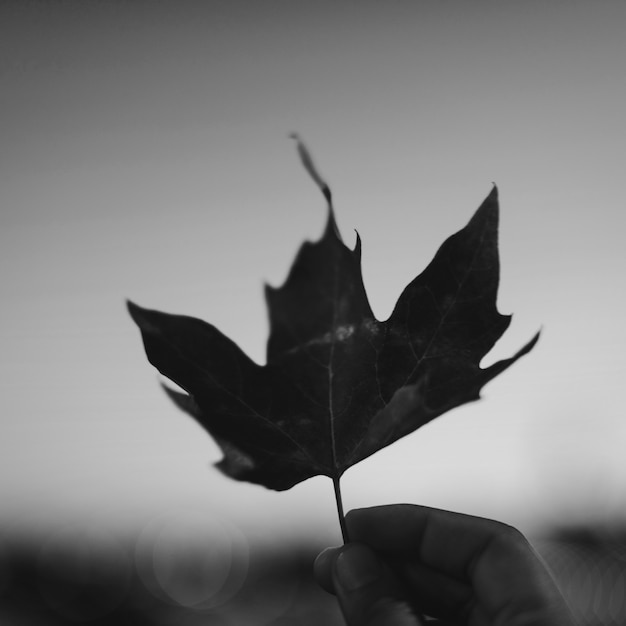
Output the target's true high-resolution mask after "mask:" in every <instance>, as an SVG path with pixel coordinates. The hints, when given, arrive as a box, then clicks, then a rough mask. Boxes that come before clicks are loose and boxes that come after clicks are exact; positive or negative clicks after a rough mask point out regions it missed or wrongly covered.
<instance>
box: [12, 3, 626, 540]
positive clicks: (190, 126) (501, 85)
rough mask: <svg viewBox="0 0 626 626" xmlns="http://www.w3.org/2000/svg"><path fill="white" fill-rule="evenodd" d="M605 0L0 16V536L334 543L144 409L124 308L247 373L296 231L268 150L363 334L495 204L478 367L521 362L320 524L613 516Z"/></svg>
mask: <svg viewBox="0 0 626 626" xmlns="http://www.w3.org/2000/svg"><path fill="white" fill-rule="evenodd" d="M624 32H626V3H624V2H623V1H622V0H616V1H604V0H599V1H597V2H587V1H585V2H579V1H576V0H562V1H561V0H553V1H551V2H545V1H544V0H525V1H524V2H514V1H506V0H505V1H502V0H498V1H495V0H493V1H487V0H475V1H473V2H466V1H465V0H431V1H423V0H415V1H408V0H397V1H393V0H392V1H390V2H384V3H383V2H374V1H373V0H366V1H363V0H362V1H359V2H342V3H341V2H340V3H336V2H332V3H331V2H329V1H325V0H316V1H315V2H303V1H298V0H289V1H287V0H284V1H274V0H270V1H262V2H259V1H258V0H257V1H252V0H251V1H247V2H244V1H238V0H225V1H206V2H201V1H187V0H182V1H180V0H176V1H174V0H171V1H169V2H168V1H158V0H157V1H151V2H148V1H143V0H135V1H133V2H127V1H117V2H116V1H108V2H102V1H93V2H86V1H84V0H80V1H79V0H75V1H67V0H66V1H54V0H45V1H44V0H41V1H27V0H20V1H19V2H18V1H17V0H15V1H9V2H3V3H2V4H1V5H0V107H1V115H0V137H2V150H1V151H0V159H1V162H0V176H1V179H2V180H1V183H2V184H1V186H0V202H1V205H0V206H1V210H2V213H1V220H2V221H1V228H0V255H1V256H0V286H1V289H2V307H1V308H0V337H1V346H2V348H1V352H0V502H2V507H1V509H0V522H1V523H6V524H12V523H16V522H19V523H26V524H31V525H32V524H35V525H36V524H39V523H41V524H48V523H53V522H54V521H55V520H56V521H59V522H60V523H61V522H63V521H64V520H75V519H81V520H86V521H88V522H93V521H96V520H97V521H100V522H103V523H105V524H110V525H116V524H122V525H124V524H128V523H132V524H139V525H142V524H145V523H148V521H149V520H150V519H152V518H153V516H155V515H159V514H161V513H163V512H165V511H172V510H173V511H187V510H195V509H197V508H198V507H200V508H203V507H204V508H205V509H207V510H210V511H212V514H214V515H216V516H219V517H220V518H221V519H224V520H226V521H227V522H228V523H232V524H234V525H235V526H237V527H239V528H242V529H244V531H245V532H247V533H248V534H251V535H255V534H258V535H261V536H268V535H269V536H281V537H284V536H285V533H294V534H297V533H299V532H305V533H311V532H317V533H319V534H320V535H324V536H329V537H333V538H334V540H335V541H337V540H338V537H339V534H338V532H339V531H338V525H337V522H336V517H335V515H336V514H335V512H334V500H333V496H332V488H331V482H330V481H329V480H328V479H327V478H324V477H318V478H314V479H312V480H310V481H307V482H305V483H302V484H301V485H298V486H296V487H294V488H293V489H292V490H290V491H289V492H285V493H273V492H270V491H267V490H265V489H263V488H262V487H258V486H254V485H247V484H243V483H239V484H238V483H235V482H233V481H230V480H229V479H226V478H224V477H222V476H221V475H220V474H219V473H218V472H217V471H216V470H214V469H213V468H212V467H211V464H212V463H213V462H215V461H217V460H219V458H220V454H219V451H218V449H217V447H216V445H215V444H214V443H213V442H212V441H211V439H210V438H209V436H208V435H206V434H205V433H204V431H202V430H201V428H200V427H199V426H197V425H196V424H195V423H194V422H193V421H192V420H190V419H188V418H187V417H186V416H184V415H183V414H181V413H179V412H177V410H176V409H175V408H174V407H173V406H172V405H171V404H170V403H169V402H168V400H167V399H166V398H165V396H164V394H163V393H162V391H161V390H160V388H159V384H158V382H159V378H158V375H157V373H156V371H155V370H154V369H153V368H152V367H151V366H150V365H149V364H148V363H147V361H146V359H145V356H144V353H143V348H142V345H141V342H140V337H139V333H138V331H137V329H136V328H135V326H134V325H133V323H132V322H131V320H130V318H129V317H128V315H127V313H126V311H125V307H124V300H125V298H131V299H133V300H134V301H135V302H137V303H139V304H141V305H143V306H146V307H150V308H159V309H162V310H165V311H169V312H174V313H185V314H189V315H195V316H198V317H201V318H203V319H206V320H207V321H210V322H211V323H213V324H215V325H216V326H217V327H218V328H220V329H221V330H222V331H223V332H225V333H226V334H227V335H229V336H230V337H232V338H233V339H234V340H235V341H237V342H238V343H239V345H240V346H241V347H242V348H243V349H244V350H245V351H246V352H247V353H248V354H249V355H250V356H251V357H252V358H254V359H255V360H256V361H258V362H263V360H264V348H265V341H266V337H267V319H266V312H265V305H264V300H263V294H262V286H263V283H264V282H265V281H267V282H269V283H270V284H273V285H278V284H280V283H281V282H282V281H283V280H284V278H285V276H286V273H287V270H288V267H289V265H290V263H291V261H292V260H293V257H294V255H295V253H296V251H297V249H298V247H299V245H300V244H301V242H302V241H303V240H305V239H317V238H318V237H319V236H320V235H321V232H322V228H323V225H324V221H325V205H324V201H323V198H322V197H321V195H320V194H319V191H318V190H317V189H316V188H315V186H314V185H313V183H312V182H311V181H310V179H308V177H307V175H306V174H305V172H304V171H303V169H302V167H301V165H300V163H299V162H298V160H297V157H296V153H295V149H294V146H293V144H292V142H290V141H289V140H288V134H289V133H290V132H292V131H297V132H299V133H300V134H301V135H302V136H303V137H304V139H305V140H306V141H307V143H308V145H309V148H310V149H311V151H312V153H313V155H314V157H315V160H316V162H317V165H318V167H319V169H320V171H321V172H322V174H323V175H324V176H325V178H326V179H327V180H328V182H329V184H330V186H331V188H332V189H333V193H334V197H335V205H336V211H337V220H338V223H339V226H340V228H341V230H342V232H343V234H344V238H345V239H346V241H347V242H348V243H349V244H350V245H351V244H352V242H353V241H354V235H353V231H354V229H358V231H359V233H360V235H361V237H362V240H363V268H364V277H365V283H366V288H367V290H368V292H369V295H370V299H371V303H372V306H373V308H374V311H375V313H376V314H377V316H378V317H379V319H383V318H385V317H386V316H387V315H389V313H390V312H391V309H392V307H393V304H394V303H395V299H396V298H397V297H398V295H399V293H400V291H401V290H402V288H403V287H404V286H405V285H406V283H407V282H408V281H409V280H411V279H412V278H413V277H414V276H415V275H416V274H417V273H419V272H420V271H421V270H422V269H423V268H424V267H425V265H426V264H427V263H428V262H429V260H430V259H431V258H432V256H433V254H434V252H435V251H436V249H437V247H438V246H439V245H440V243H441V242H443V240H444V239H445V238H446V237H447V236H449V235H450V234H452V233H453V232H455V231H456V230H458V229H460V228H461V227H462V226H464V225H465V223H466V222H467V220H468V219H469V218H470V217H471V215H472V213H473V211H474V210H475V209H476V208H477V207H478V205H479V204H480V203H481V201H482V200H483V199H484V197H485V196H486V195H487V194H488V193H489V191H490V189H491V185H492V181H494V182H496V183H497V185H498V187H499V190H500V201H501V232H500V247H501V262H502V276H501V289H500V296H499V308H500V310H501V311H502V312H503V313H514V314H515V316H514V320H513V323H512V326H511V328H510V330H509V331H508V333H507V335H506V336H505V337H504V338H503V339H502V340H501V342H500V343H499V344H498V346H496V348H495V349H494V351H493V353H492V355H490V356H489V357H488V359H487V361H489V362H491V361H492V360H495V359H496V358H500V357H503V356H509V355H510V354H512V353H513V352H514V351H516V350H517V349H518V347H520V346H521V345H522V344H523V343H525V342H526V341H527V340H528V339H529V338H530V337H531V336H532V335H533V334H534V332H535V331H536V330H537V329H539V328H542V329H543V334H542V338H541V340H540V342H539V344H538V346H537V347H536V349H535V351H534V352H533V353H531V354H530V355H529V356H527V357H525V358H524V359H523V360H522V361H520V362H519V363H517V364H516V365H515V366H514V367H513V368H512V369H511V370H509V371H508V372H506V373H505V374H504V375H502V377H500V378H498V379H496V380H494V381H493V382H491V383H490V384H489V385H488V386H487V387H486V388H485V390H484V392H483V397H484V399H483V400H482V401H481V402H479V403H475V404H473V405H471V406H465V407H461V408H458V409H456V410H454V411H453V412H451V413H450V414H447V415H445V416H443V417H441V418H439V419H438V420H436V421H435V422H433V423H432V424H430V425H428V426H427V427H425V428H424V429H423V430H421V431H419V432H417V433H415V434H413V435H410V436H408V437H406V438H405V439H404V440H402V441H400V442H397V443H396V444H394V445H393V446H391V447H389V448H387V449H386V450H384V451H381V452H379V453H377V454H376V455H374V456H373V457H371V458H370V459H367V460H366V461H364V462H363V463H362V464H360V465H359V466H356V467H354V468H352V469H351V470H350V471H349V472H348V473H347V474H346V475H345V478H344V481H343V485H344V497H345V504H346V506H347V508H352V507H355V506H365V505H374V504H380V503H384V502H396V501H408V502H419V503H423V504H428V505H431V506H440V507H444V508H450V509H455V510H462V511H466V512H468V513H474V514H479V515H488V516H493V517H498V518H500V519H504V520H505V521H508V522H511V523H515V524H518V525H521V526H522V527H523V528H526V527H532V526H533V524H534V523H535V522H541V523H557V522H560V521H564V520H573V519H587V518H593V519H595V520H597V521H606V520H610V519H612V518H613V517H614V516H615V515H620V514H622V513H620V512H621V511H624V510H626V502H625V496H624V494H625V493H626V461H625V460H624V459H625V457H624V454H623V449H624V445H625V444H626V420H625V419H624V402H623V399H622V398H621V395H622V389H623V377H624V372H625V371H626V357H625V353H626V350H625V348H626V328H625V325H624V323H623V318H624V309H625V306H626V293H625V291H624V275H625V272H626V249H625V247H624V244H623V237H624V233H625V232H626V211H625V201H624V196H625V195H626V190H625V188H624V165H625V162H626V159H625V157H626V154H625V151H626V148H625V146H626V131H625V128H626V125H625V124H624V111H625V110H626V69H625V68H626V39H625V38H624Z"/></svg>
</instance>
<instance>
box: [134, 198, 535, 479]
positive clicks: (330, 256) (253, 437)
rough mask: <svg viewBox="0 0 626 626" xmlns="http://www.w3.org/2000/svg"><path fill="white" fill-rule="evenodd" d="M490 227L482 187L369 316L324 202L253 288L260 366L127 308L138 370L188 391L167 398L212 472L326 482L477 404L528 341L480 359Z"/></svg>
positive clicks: (485, 333)
mask: <svg viewBox="0 0 626 626" xmlns="http://www.w3.org/2000/svg"><path fill="white" fill-rule="evenodd" d="M328 194H330V192H328ZM327 197H330V195H328V196H327ZM497 228H498V201H497V190H496V188H495V187H494V189H493V190H492V192H491V193H490V194H489V196H488V197H487V199H486V200H485V201H484V202H483V204H482V205H481V207H480V208H479V209H478V211H476V213H475V215H474V216H473V217H472V219H471V220H470V222H469V223H468V224H467V226H466V227H465V228H463V229H462V230H461V231H459V232H458V233H456V234H455V235H453V236H452V237H450V238H449V239H448V240H447V241H445V242H444V244H443V245H442V246H441V248H440V249H439V251H438V252H437V254H436V255H435V258H434V259H433V261H432V262H431V263H430V265H429V266H428V267H427V268H426V270H425V271H424V272H423V273H422V274H420V275H419V276H418V277H417V278H415V279H414V280H413V281H412V282H411V283H410V284H409V285H408V286H407V287H406V289H405V290H404V292H403V293H402V294H401V296H400V298H399V300H398V302H397V304H396V306H395V309H394V311H393V313H392V314H391V316H390V317H389V319H388V320H387V321H384V322H380V321H378V320H376V318H375V317H374V315H373V313H372V310H371V308H370V305H369V303H368V300H367V295H366V293H365V289H364V287H363V279H362V275H361V262H360V257H361V242H360V239H358V238H357V243H356V246H355V249H354V250H350V249H349V248H347V247H346V246H345V245H344V244H343V242H342V241H341V238H340V236H339V234H338V231H337V227H336V224H335V220H334V215H333V211H332V208H329V215H328V223H327V226H326V231H325V233H324V235H323V237H322V238H321V239H320V240H319V241H317V242H315V243H311V242H306V243H304V244H303V246H302V248H301V249H300V252H299V253H298V256H297V258H296V260H295V262H294V264H293V266H292V268H291V271H290V273H289V276H288V278H287V280H286V282H285V283H284V285H283V286H282V287H280V288H277V289H275V288H271V287H267V288H266V297H267V303H268V307H269V316H270V329H271V332H270V338H269V342H268V348H267V364H266V365H265V366H260V365H257V364H256V363H254V362H253V361H252V360H251V359H249V358H248V357H247V356H246V355H245V354H244V352H243V351H242V350H241V349H240V348H239V347H238V346H237V345H236V344H235V343H234V342H232V341H231V340H230V339H228V337H226V336H224V335H223V334H222V333H221V332H220V331H219V330H217V329H216V328H215V327H214V326H212V325H210V324H207V323H206V322H203V321H201V320H199V319H194V318H191V317H186V316H182V315H170V314H167V313H161V312H159V311H152V310H148V309H144V308H141V307H139V306H137V305H135V304H133V303H130V302H129V304H128V307H129V311H130V314H131V315H132V317H133V319H134V320H135V322H136V323H137V325H138V326H139V328H140V329H141V332H142V336H143V341H144V345H145V349H146V353H147V355H148V359H149V360H150V362H151V363H152V364H153V365H154V366H155V367H156V368H157V369H158V370H159V371H160V372H161V373H162V374H163V375H165V376H166V377H168V378H169V379H171V380H172V381H174V382H175V383H176V384H178V385H179V386H180V387H181V388H182V389H184V390H185V391H186V392H187V393H180V392H175V391H173V390H169V389H167V392H168V394H169V395H170V397H171V398H172V400H173V401H174V402H175V403H176V404H177V405H178V406H179V407H180V408H181V409H183V410H184V411H186V412H187V413H189V414H190V415H192V416H193V417H194V418H195V419H196V420H198V422H199V423H200V424H201V425H202V426H203V427H204V428H205V429H206V430H207V431H208V432H209V433H210V434H211V435H212V436H213V437H214V438H215V440H216V441H217V443H218V444H219V445H220V447H221V449H222V451H223V454H224V458H223V459H222V460H221V461H220V462H219V463H218V467H219V468H220V469H221V470H222V471H223V472H224V473H225V474H227V475H228V476H231V477H232V478H236V479H238V480H246V481H250V482H254V483H259V484H262V485H265V486H266V487H270V488H272V489H278V490H282V489H288V488H290V487H292V486H293V485H295V484H296V483H298V482H300V481H303V480H305V479H307V478H310V477H311V476H315V475H318V474H325V475H327V476H330V477H333V478H338V477H339V476H341V474H342V473H343V472H344V471H345V470H346V469H348V468H349V467H350V466H352V465H354V464H355V463H358V462H359V461H361V460H362V459H364V458H366V457H367V456H369V455H371V454H373V453H374V452H376V451H377V450H380V449H381V448H383V447H385V446H387V445H389V444H390V443H392V442H394V441H396V440H397V439H399V438H400V437H403V436H404V435H406V434H408V433H410V432H412V431H414V430H416V429H417V428H419V427H420V426H423V425H424V424H426V423H428V422H430V421H431V420H433V419H434V418H436V417H437V416H439V415H441V414H442V413H444V412H446V411H449V410H450V409H452V408H454V407H456V406H459V405H461V404H464V403H466V402H470V401H472V400H476V399H477V398H478V397H479V394H480V390H481V388H482V387H483V386H484V385H485V383H487V382H488V381H489V380H491V379H492V378H493V377H494V376H497V375H498V374H499V373H500V372H502V371H503V370H505V369H506V368H507V367H508V366H509V365H511V364H512V363H513V362H515V361H516V360H517V359H518V358H519V357H520V356H522V355H523V354H526V353H527V352H529V351H530V350H531V348H532V347H533V346H534V344H535V343H536V341H537V339H538V335H536V336H535V337H534V338H533V339H532V340H531V341H530V342H529V343H528V344H526V345H525V346H524V347H523V348H522V349H521V350H520V351H519V352H518V353H517V354H515V355H514V356H513V357H511V358H509V359H505V360H503V361H499V362H497V363H495V364H494V365H491V366H490V367H488V368H486V369H482V368H481V367H480V365H479V364H480V361H481V359H482V358H483V357H484V356H485V354H487V352H489V350H490V349H491V348H492V347H493V345H494V343H495V342H496V341H497V340H498V338H499V337H500V336H501V335H502V334H503V333H504V331H505V330H506V329H507V327H508V325H509V322H510V317H509V316H504V315H501V314H500V313H498V311H497V309H496V295H497V288H498V280H499V260H498V248H497Z"/></svg>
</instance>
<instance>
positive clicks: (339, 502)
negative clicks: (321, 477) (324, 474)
mask: <svg viewBox="0 0 626 626" xmlns="http://www.w3.org/2000/svg"><path fill="white" fill-rule="evenodd" d="M333 487H334V488H335V500H336V501H337V514H338V515H339V526H341V536H342V537H343V542H344V544H345V543H348V542H349V541H350V536H349V535H348V527H347V526H346V518H345V516H344V514H343V500H342V499H341V485H340V484H339V476H334V477H333Z"/></svg>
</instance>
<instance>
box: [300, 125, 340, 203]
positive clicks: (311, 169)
mask: <svg viewBox="0 0 626 626" xmlns="http://www.w3.org/2000/svg"><path fill="white" fill-rule="evenodd" d="M289 137H290V138H291V139H293V140H294V141H295V142H296V146H297V148H298V155H299V156H300V161H302V165H303V166H304V169H305V170H306V171H307V172H308V174H309V176H310V177H311V178H312V179H313V181H314V182H315V184H316V185H317V186H318V187H319V188H320V190H321V191H322V194H323V195H324V198H326V202H327V203H328V206H329V208H331V209H332V205H333V198H332V193H331V191H330V187H329V186H328V184H327V183H326V181H325V180H324V179H323V178H322V177H321V176H320V174H319V172H318V171H317V168H316V167H315V163H313V157H312V156H311V153H310V152H309V149H308V148H307V147H306V145H305V144H304V142H303V141H302V139H301V138H300V135H298V133H289Z"/></svg>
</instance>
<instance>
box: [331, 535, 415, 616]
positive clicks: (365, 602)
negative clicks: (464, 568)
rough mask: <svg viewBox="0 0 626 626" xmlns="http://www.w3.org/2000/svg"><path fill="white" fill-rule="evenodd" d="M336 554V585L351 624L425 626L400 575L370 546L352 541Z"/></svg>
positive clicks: (341, 604)
mask: <svg viewBox="0 0 626 626" xmlns="http://www.w3.org/2000/svg"><path fill="white" fill-rule="evenodd" d="M335 554H336V558H334V567H333V569H332V579H333V586H334V589H335V592H336V594H337V597H338V599H339V604H340V606H341V609H342V611H343V614H344V617H345V619H346V622H347V624H348V626H422V625H423V622H422V620H421V618H420V617H418V615H417V614H416V613H415V612H414V611H413V609H412V607H411V605H410V604H409V602H408V600H407V599H406V597H404V595H403V593H402V589H401V586H400V584H399V583H398V581H397V579H395V577H394V576H393V574H392V572H391V571H390V570H389V568H388V567H387V566H386V565H385V564H384V563H383V562H382V561H381V560H380V559H379V558H378V557H377V556H376V554H375V553H374V552H373V551H372V550H371V549H370V548H368V547H367V546H364V545H360V544H349V545H348V546H346V547H345V548H344V549H342V550H341V551H340V552H339V553H338V554H337V553H335Z"/></svg>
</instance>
